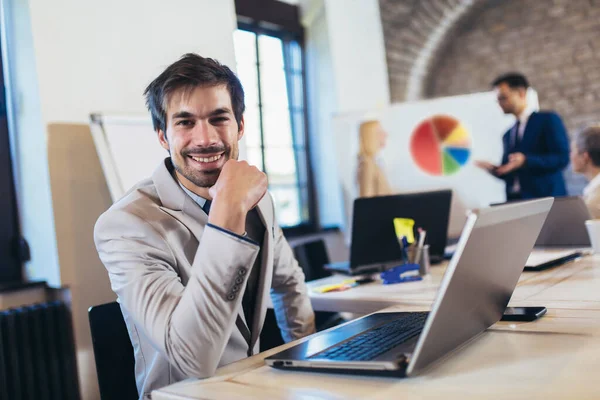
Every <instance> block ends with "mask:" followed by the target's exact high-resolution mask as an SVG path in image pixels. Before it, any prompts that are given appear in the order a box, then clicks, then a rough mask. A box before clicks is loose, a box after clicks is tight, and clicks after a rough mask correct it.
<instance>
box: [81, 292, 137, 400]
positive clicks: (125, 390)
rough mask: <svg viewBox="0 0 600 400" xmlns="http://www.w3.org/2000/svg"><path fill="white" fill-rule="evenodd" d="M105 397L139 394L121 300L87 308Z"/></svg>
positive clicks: (128, 398) (104, 399) (127, 397)
mask: <svg viewBox="0 0 600 400" xmlns="http://www.w3.org/2000/svg"><path fill="white" fill-rule="evenodd" d="M88 316H89V320H90V329H91V332H92V345H93V347H94V357H95V359H96V371H97V374H98V387H99V388H100V397H101V399H102V400H113V399H114V400H116V399H119V400H121V399H123V400H134V399H137V398H138V392H137V387H136V383H135V361H134V355H133V347H132V345H131V340H130V339H129V334H128V333H127V326H126V325H125V320H124V319H123V314H122V313H121V307H120V306H119V303H117V302H112V303H108V304H101V305H98V306H93V307H90V309H89V310H88Z"/></svg>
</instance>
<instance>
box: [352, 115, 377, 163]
mask: <svg viewBox="0 0 600 400" xmlns="http://www.w3.org/2000/svg"><path fill="white" fill-rule="evenodd" d="M380 127H381V124H380V123H379V121H376V120H373V121H365V122H363V123H362V124H360V131H359V132H360V148H359V151H358V155H359V156H367V157H373V156H374V155H375V154H376V153H377V151H378V150H379V129H377V128H380Z"/></svg>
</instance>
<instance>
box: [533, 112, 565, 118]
mask: <svg viewBox="0 0 600 400" xmlns="http://www.w3.org/2000/svg"><path fill="white" fill-rule="evenodd" d="M532 115H535V116H536V117H537V118H541V119H557V118H558V119H561V118H560V115H558V113H557V112H556V111H554V110H540V111H536V112H534V113H533V114H532Z"/></svg>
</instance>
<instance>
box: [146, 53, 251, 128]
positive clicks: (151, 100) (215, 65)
mask: <svg viewBox="0 0 600 400" xmlns="http://www.w3.org/2000/svg"><path fill="white" fill-rule="evenodd" d="M217 85H225V86H226V87H227V90H228V91H229V96H230V97H231V105H232V107H233V114H234V116H235V120H236V121H237V124H238V129H239V127H240V122H241V120H242V115H243V114H244V108H245V105H244V88H243V87H242V84H241V83H240V80H239V79H238V77H237V76H235V74H234V73H233V72H232V71H231V70H230V69H229V68H228V67H227V66H225V65H222V64H221V63H219V62H218V61H216V60H213V59H212V58H204V57H201V56H199V55H198V54H194V53H188V54H184V55H183V56H182V57H181V58H180V59H179V60H177V61H175V62H174V63H173V64H171V65H169V66H168V67H167V69H165V70H164V71H163V73H162V74H160V75H159V76H158V77H157V78H156V79H155V80H153V81H152V82H151V83H150V84H149V85H148V87H147V88H146V90H144V96H146V106H147V107H148V110H149V111H150V114H151V115H152V125H153V126H154V130H155V131H158V130H159V129H160V130H162V131H163V132H164V131H165V130H166V125H167V105H168V104H169V101H170V100H171V96H172V95H173V93H175V92H176V91H178V90H180V89H183V90H186V91H187V90H192V89H194V88H196V87H199V86H209V87H210V86H217Z"/></svg>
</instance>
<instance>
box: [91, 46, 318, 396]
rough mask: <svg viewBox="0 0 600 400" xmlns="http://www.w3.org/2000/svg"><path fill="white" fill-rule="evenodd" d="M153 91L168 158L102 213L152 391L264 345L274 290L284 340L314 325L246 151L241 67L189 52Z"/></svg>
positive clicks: (115, 282)
mask: <svg viewBox="0 0 600 400" xmlns="http://www.w3.org/2000/svg"><path fill="white" fill-rule="evenodd" d="M144 94H145V96H146V102H147V105H148V109H149V111H150V113H151V115H152V122H153V125H154V130H155V131H156V133H157V138H158V141H159V143H160V145H161V146H162V147H164V148H165V150H167V152H168V154H169V157H168V158H166V159H165V160H164V161H163V162H161V163H160V165H158V167H157V168H156V170H155V171H154V173H153V174H152V175H151V177H149V178H148V179H145V180H143V181H141V182H139V183H138V184H137V185H136V186H134V187H133V188H132V189H131V190H129V192H127V193H126V194H125V196H124V197H123V198H121V199H120V200H118V201H117V202H116V203H115V204H113V206H112V207H111V208H110V209H109V210H108V211H106V212H105V213H104V214H103V215H102V216H100V218H99V219H98V221H97V223H96V226H95V230H94V239H95V243H96V248H97V250H98V254H99V255H100V259H101V260H102V262H103V263H104V265H105V267H106V269H107V270H108V274H109V277H110V282H111V286H112V289H113V291H114V292H115V293H116V294H117V296H118V301H119V303H120V305H121V310H122V312H123V316H124V318H125V322H126V324H127V329H128V331H129V336H130V338H131V341H132V344H133V349H134V352H135V364H136V366H135V373H136V380H137V387H138V393H139V394H140V398H149V396H150V392H151V391H152V390H154V389H157V388H160V387H163V386H166V385H169V384H172V383H174V382H177V381H180V380H183V379H186V378H190V377H196V378H205V377H210V376H211V375H213V374H214V373H215V370H216V369H217V368H218V367H220V366H222V365H225V364H228V363H232V362H234V361H237V360H240V359H242V358H245V357H247V356H251V355H252V354H253V353H255V352H257V350H258V349H259V343H258V338H259V334H260V331H261V329H262V326H263V322H264V319H265V313H266V309H267V303H268V296H269V295H271V299H272V301H273V305H274V309H275V314H276V317H277V321H278V325H279V328H280V330H281V333H282V336H283V338H284V340H286V341H291V340H294V339H298V338H300V337H303V336H305V335H308V334H311V333H313V332H314V329H315V328H314V313H313V310H312V307H311V304H310V301H309V298H308V295H307V289H306V286H305V283H304V274H303V273H302V270H301V269H300V268H299V266H298V263H297V262H296V260H295V259H294V256H293V253H292V250H291V248H290V246H289V245H288V243H287V241H286V240H285V238H284V237H283V234H282V232H281V229H280V228H279V226H278V225H277V223H276V221H275V215H274V212H275V211H274V207H273V201H272V199H271V196H270V195H269V194H268V192H267V177H266V175H265V174H264V173H262V172H261V171H260V170H258V169H257V168H256V167H254V166H251V165H249V164H248V163H247V162H246V161H238V160H237V158H238V154H239V151H238V142H239V140H240V139H241V138H242V136H243V135H244V117H243V115H242V114H243V112H244V91H243V88H242V85H241V83H240V81H239V80H238V78H237V77H236V76H235V75H234V74H233V72H232V71H231V70H230V69H229V68H228V67H226V66H224V65H221V64H219V63H218V62H217V61H215V60H212V59H210V58H203V57H200V56H198V55H196V54H186V55H184V56H183V57H182V58H181V59H179V60H178V61H176V62H175V63H173V64H172V65H170V66H169V67H167V68H166V69H165V71H164V72H163V73H161V74H160V75H159V76H158V77H157V78H156V79H155V80H154V81H153V82H152V83H150V85H149V86H148V87H147V88H146V91H145V93H144ZM131 150H132V154H131V155H132V162H135V158H136V157H137V156H139V155H136V154H135V152H136V151H138V150H139V149H131ZM142 156H143V154H142Z"/></svg>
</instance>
